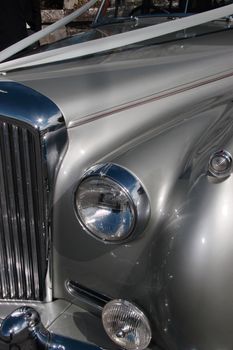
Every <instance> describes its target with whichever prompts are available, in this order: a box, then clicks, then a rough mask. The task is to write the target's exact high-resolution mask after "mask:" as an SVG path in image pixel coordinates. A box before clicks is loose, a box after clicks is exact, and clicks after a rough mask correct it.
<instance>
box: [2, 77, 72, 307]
mask: <svg viewBox="0 0 233 350" xmlns="http://www.w3.org/2000/svg"><path fill="white" fill-rule="evenodd" d="M66 141H67V133H66V128H65V124H64V119H63V117H62V115H61V112H60V111H59V109H58V108H57V106H56V105H55V104H54V103H53V102H51V101H50V100H49V99H48V98H46V97H45V96H43V95H41V94H39V93H37V92H35V91H34V90H32V89H30V88H27V87H25V86H23V85H21V84H17V83H12V82H8V81H5V82H0V266H1V269H0V299H2V300H41V301H42V300H44V301H50V300H51V299H52V282H51V281H52V276H51V222H50V212H51V206H52V190H51V189H52V188H53V182H54V178H55V175H56V167H57V166H58V165H59V159H61V153H62V152H64V150H65V145H66Z"/></svg>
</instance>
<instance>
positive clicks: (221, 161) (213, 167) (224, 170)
mask: <svg viewBox="0 0 233 350" xmlns="http://www.w3.org/2000/svg"><path fill="white" fill-rule="evenodd" d="M209 172H210V173H211V174H212V175H213V176H215V177H219V178H224V177H228V176H230V174H231V172H232V156H231V154H230V153H229V152H228V151H225V150H220V151H217V152H215V153H214V154H212V155H211V157H210V160H209Z"/></svg>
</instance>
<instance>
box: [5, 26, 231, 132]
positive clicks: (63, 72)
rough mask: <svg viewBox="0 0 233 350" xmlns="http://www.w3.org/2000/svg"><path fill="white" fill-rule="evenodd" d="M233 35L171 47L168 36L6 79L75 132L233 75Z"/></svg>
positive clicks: (179, 41) (177, 36) (202, 38)
mask: <svg viewBox="0 0 233 350" xmlns="http://www.w3.org/2000/svg"><path fill="white" fill-rule="evenodd" d="M232 34H233V32H232V30H231V29H229V30H225V31H219V32H217V33H215V34H212V33H211V34H207V35H202V36H199V37H192V36H191V35H190V36H189V37H188V38H185V39H184V35H185V33H184V34H183V37H181V38H180V33H175V34H174V38H173V39H174V40H172V41H171V40H169V37H168V36H164V37H163V39H162V38H159V41H158V40H157V41H156V40H154V41H149V42H148V43H147V45H145V43H144V44H143V45H142V44H137V45H134V46H129V47H126V48H124V49H121V50H119V49H118V50H115V51H111V52H110V53H107V54H106V53H105V54H97V55H93V56H91V57H87V58H81V59H75V60H72V61H66V62H62V63H53V64H48V65H43V66H37V67H34V68H28V69H21V70H16V71H10V72H8V73H7V79H10V80H14V81H17V82H20V83H22V84H24V85H26V86H29V87H31V88H33V89H35V90H37V91H39V92H41V93H42V94H44V95H46V96H48V97H49V98H50V99H51V100H53V101H54V102H55V103H56V104H57V105H58V107H59V108H60V109H61V111H62V112H63V114H64V117H65V119H66V122H67V125H68V126H72V125H73V124H75V123H77V122H79V121H83V120H85V121H86V120H89V119H92V118H93V117H95V116H98V115H102V114H106V113H112V112H114V111H115V110H117V109H118V108H119V106H120V108H123V107H124V106H127V105H133V104H134V103H135V101H137V103H138V102H139V101H143V100H145V99H147V98H150V97H156V96H157V97H158V96H159V95H161V94H162V95H164V94H166V93H171V92H172V91H173V92H174V91H176V90H177V89H178V90H179V89H180V88H184V87H185V86H186V85H189V84H191V85H192V84H198V83H201V82H203V81H206V80H208V79H213V78H214V79H215V78H216V76H218V75H222V74H226V73H227V72H229V71H231V69H232V58H231V54H232V49H231V46H230V45H229V43H231V41H232ZM223 52H224V55H223ZM3 79H5V77H4V78H3Z"/></svg>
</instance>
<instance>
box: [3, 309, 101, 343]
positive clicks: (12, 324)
mask: <svg viewBox="0 0 233 350" xmlns="http://www.w3.org/2000/svg"><path fill="white" fill-rule="evenodd" d="M0 349H1V350H10V349H11V350H12V349H15V350H16V349H17V350H28V349H30V350H100V348H99V347H97V346H95V345H91V344H88V343H84V342H81V341H78V340H73V339H71V338H68V337H63V336H60V335H56V334H54V333H51V332H49V331H48V330H47V329H46V328H45V327H44V325H43V324H42V322H41V319H40V315H39V313H38V312H37V311H36V310H35V309H33V308H31V307H29V306H23V307H20V308H18V309H16V310H15V311H13V312H12V313H11V314H10V315H9V316H7V317H6V318H5V319H4V320H3V321H2V323H1V327H0Z"/></svg>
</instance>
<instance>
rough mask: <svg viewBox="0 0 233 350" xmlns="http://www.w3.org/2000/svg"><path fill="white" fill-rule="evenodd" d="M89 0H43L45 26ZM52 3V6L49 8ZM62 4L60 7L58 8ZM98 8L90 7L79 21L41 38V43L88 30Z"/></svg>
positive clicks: (43, 21) (42, 12)
mask: <svg viewBox="0 0 233 350" xmlns="http://www.w3.org/2000/svg"><path fill="white" fill-rule="evenodd" d="M85 2H87V0H63V1H62V2H61V1H60V3H59V2H58V1H52V0H46V1H45V0H44V1H42V2H41V8H42V11H41V14H42V23H43V27H46V26H48V25H49V24H51V23H54V22H56V21H58V20H59V19H61V18H63V17H65V16H66V15H68V14H70V13H71V12H72V11H74V10H76V9H78V8H79V7H81V6H82V5H83V4H84V3H85ZM48 5H50V6H51V7H52V8H47V6H48ZM59 6H60V8H58V7H59ZM97 10H98V8H97V7H95V8H91V9H89V10H88V11H87V12H86V13H85V14H84V15H82V16H81V17H79V18H78V19H77V21H73V22H72V23H70V24H68V25H67V26H66V27H63V28H60V29H59V30H57V31H55V32H54V33H52V34H50V35H48V36H47V37H45V38H43V39H42V40H41V44H42V45H43V44H47V43H51V42H54V41H57V40H59V39H63V38H65V37H67V36H70V35H73V34H76V33H79V32H82V31H85V30H87V29H88V28H89V27H90V24H91V23H92V21H93V19H94V17H95V14H96V12H97Z"/></svg>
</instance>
